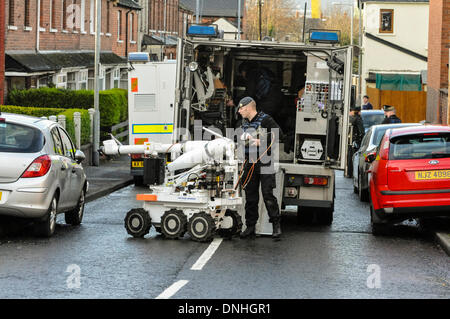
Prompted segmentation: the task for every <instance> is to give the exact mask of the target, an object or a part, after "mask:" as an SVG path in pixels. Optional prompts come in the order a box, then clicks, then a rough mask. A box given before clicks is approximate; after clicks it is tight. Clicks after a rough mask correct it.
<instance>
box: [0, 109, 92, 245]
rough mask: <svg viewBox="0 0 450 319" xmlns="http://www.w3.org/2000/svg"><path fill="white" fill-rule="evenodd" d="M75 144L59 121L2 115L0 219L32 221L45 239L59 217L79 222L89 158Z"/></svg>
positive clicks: (0, 123) (81, 215)
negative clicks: (0, 217)
mask: <svg viewBox="0 0 450 319" xmlns="http://www.w3.org/2000/svg"><path fill="white" fill-rule="evenodd" d="M73 145H74V144H73V143H72V141H71V139H70V137H69V135H68V134H67V132H66V131H65V130H64V129H63V128H62V126H61V125H59V124H58V123H55V122H52V121H49V120H43V119H40V118H36V117H31V116H25V115H18V114H8V113H0V215H10V216H16V217H23V218H31V219H34V220H35V222H36V224H35V229H36V231H37V233H38V235H40V236H45V237H50V236H51V235H53V233H54V231H55V226H56V215H57V214H58V213H65V220H66V223H68V224H72V225H78V224H80V223H81V221H82V219H83V212H84V202H85V194H86V192H87V190H88V182H87V180H86V175H85V173H84V170H83V167H82V165H81V162H82V161H83V160H84V158H85V156H84V154H83V152H82V151H75V149H74V146H73Z"/></svg>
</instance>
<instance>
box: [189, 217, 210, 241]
mask: <svg viewBox="0 0 450 319" xmlns="http://www.w3.org/2000/svg"><path fill="white" fill-rule="evenodd" d="M215 230H216V225H215V222H214V219H213V218H212V217H211V215H209V214H207V213H205V212H199V213H195V214H194V215H192V217H191V218H190V219H189V222H188V233H189V235H190V236H191V239H192V240H194V241H199V242H207V241H211V240H212V238H213V236H214V233H215Z"/></svg>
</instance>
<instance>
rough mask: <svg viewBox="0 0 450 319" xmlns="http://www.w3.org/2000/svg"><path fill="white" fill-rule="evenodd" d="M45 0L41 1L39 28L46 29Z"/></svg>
mask: <svg viewBox="0 0 450 319" xmlns="http://www.w3.org/2000/svg"><path fill="white" fill-rule="evenodd" d="M43 2H44V0H41V1H39V27H41V28H45V26H44V9H45V8H44V3H43Z"/></svg>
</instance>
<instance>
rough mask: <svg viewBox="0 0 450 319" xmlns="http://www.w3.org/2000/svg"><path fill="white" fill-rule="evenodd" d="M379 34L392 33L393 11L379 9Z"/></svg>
mask: <svg viewBox="0 0 450 319" xmlns="http://www.w3.org/2000/svg"><path fill="white" fill-rule="evenodd" d="M379 31H380V33H393V32H394V10H393V9H380V30H379Z"/></svg>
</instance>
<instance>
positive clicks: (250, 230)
mask: <svg viewBox="0 0 450 319" xmlns="http://www.w3.org/2000/svg"><path fill="white" fill-rule="evenodd" d="M255 236H256V234H255V225H253V226H247V228H246V229H245V230H244V231H243V232H242V233H240V235H239V237H241V238H242V239H244V238H255Z"/></svg>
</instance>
